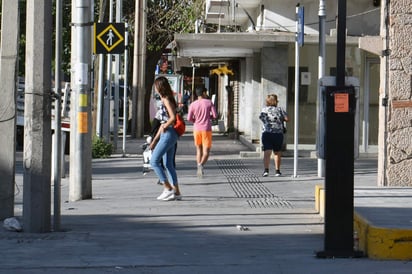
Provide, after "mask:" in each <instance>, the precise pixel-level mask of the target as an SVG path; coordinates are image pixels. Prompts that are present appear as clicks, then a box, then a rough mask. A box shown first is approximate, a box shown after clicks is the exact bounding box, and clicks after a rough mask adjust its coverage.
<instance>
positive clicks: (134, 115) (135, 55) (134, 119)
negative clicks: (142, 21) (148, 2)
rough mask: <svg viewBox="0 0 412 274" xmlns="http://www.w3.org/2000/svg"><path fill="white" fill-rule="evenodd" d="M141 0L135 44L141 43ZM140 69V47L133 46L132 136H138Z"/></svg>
mask: <svg viewBox="0 0 412 274" xmlns="http://www.w3.org/2000/svg"><path fill="white" fill-rule="evenodd" d="M140 1H142V0H136V6H135V9H136V11H135V25H134V26H135V35H134V44H135V45H138V44H139V35H138V33H139V18H140ZM138 70H139V49H138V47H136V46H135V47H133V75H132V128H131V133H132V134H131V135H132V138H136V137H137V95H138V94H137V93H138V87H137V85H138V78H139V75H138V73H139V72H138Z"/></svg>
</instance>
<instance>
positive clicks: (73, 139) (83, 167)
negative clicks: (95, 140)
mask: <svg viewBox="0 0 412 274" xmlns="http://www.w3.org/2000/svg"><path fill="white" fill-rule="evenodd" d="M92 3H93V0H72V57H71V62H72V68H73V69H74V76H73V77H72V87H73V90H72V97H71V98H72V100H71V106H70V109H71V110H72V111H71V114H70V190H69V200H70V201H78V200H82V199H90V198H92V184H91V169H92V166H91V163H92V153H91V145H92V140H91V139H92V138H91V135H92V134H91V124H92V119H91V118H92V117H91V94H90V81H91V79H90V67H91V31H92V26H93V22H92V18H93V9H94V7H93V6H94V5H93V4H92Z"/></svg>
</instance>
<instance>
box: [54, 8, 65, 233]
mask: <svg viewBox="0 0 412 274" xmlns="http://www.w3.org/2000/svg"><path fill="white" fill-rule="evenodd" d="M62 1H63V0H56V36H55V41H56V42H55V49H56V53H55V59H54V60H55V62H54V63H55V72H54V92H55V100H54V121H53V123H54V134H53V149H52V150H53V163H52V178H53V185H54V193H53V194H54V195H53V197H54V199H53V205H54V207H53V229H54V231H59V230H60V203H61V193H60V192H61V173H62V165H61V163H62V162H63V161H62V155H63V157H64V152H63V153H62V150H63V149H62V128H61V77H60V76H61V50H62V35H61V33H62V32H61V31H62V22H63V20H62V16H63V13H62Z"/></svg>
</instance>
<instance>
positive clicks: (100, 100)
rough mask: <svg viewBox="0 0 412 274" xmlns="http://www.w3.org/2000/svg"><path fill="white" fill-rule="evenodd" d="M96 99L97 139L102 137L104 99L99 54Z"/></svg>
mask: <svg viewBox="0 0 412 274" xmlns="http://www.w3.org/2000/svg"><path fill="white" fill-rule="evenodd" d="M97 85H98V87H97V92H98V97H97V101H98V102H97V121H96V135H97V137H99V138H102V137H103V109H104V107H103V103H104V102H103V99H104V90H103V89H104V55H103V54H99V81H98V84H97Z"/></svg>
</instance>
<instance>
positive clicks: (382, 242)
mask: <svg viewBox="0 0 412 274" xmlns="http://www.w3.org/2000/svg"><path fill="white" fill-rule="evenodd" d="M353 222H354V230H355V231H357V232H358V236H359V249H360V250H361V251H363V252H364V253H365V255H366V256H367V257H368V258H371V259H381V260H411V259H412V230H411V229H399V228H385V227H377V226H373V225H372V224H371V223H370V222H369V221H368V220H367V219H366V218H364V217H363V216H361V215H360V214H359V213H357V212H356V210H355V212H354V218H353Z"/></svg>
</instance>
